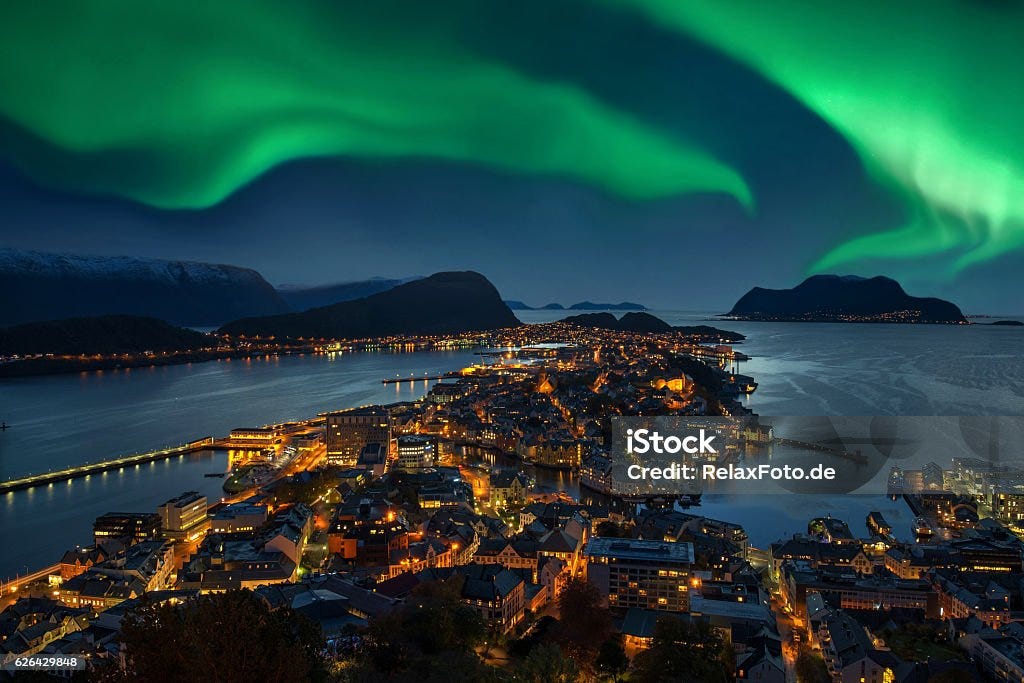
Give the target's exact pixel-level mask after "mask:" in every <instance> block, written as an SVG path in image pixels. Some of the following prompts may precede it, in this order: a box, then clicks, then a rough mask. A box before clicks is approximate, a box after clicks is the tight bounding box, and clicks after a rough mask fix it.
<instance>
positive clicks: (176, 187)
mask: <svg viewBox="0 0 1024 683" xmlns="http://www.w3.org/2000/svg"><path fill="white" fill-rule="evenodd" d="M385 4H386V3H385ZM410 6H412V5H410ZM590 6H592V8H593V12H594V13H595V16H596V13H608V14H609V18H608V20H609V21H614V19H615V13H618V12H625V13H630V14H640V15H642V16H643V17H646V19H647V20H649V21H650V22H653V23H655V24H657V25H658V26H660V27H662V28H664V29H666V30H667V31H671V32H676V33H679V34H680V35H682V36H685V37H687V38H689V39H696V40H698V41H700V42H702V43H703V44H705V45H706V46H708V47H710V48H711V49H713V50H716V51H718V52H720V53H721V54H722V55H723V58H725V59H732V60H736V61H737V62H739V63H740V64H742V65H743V66H744V67H745V68H749V69H751V70H753V71H755V72H756V73H758V74H760V75H761V76H763V77H764V78H765V79H767V80H768V81H770V82H771V83H773V84H774V86H775V87H778V88H779V89H781V90H782V91H784V92H785V93H787V94H788V95H789V96H792V97H794V98H796V99H797V100H798V101H799V102H800V103H802V105H803V106H805V107H807V108H808V109H809V110H811V111H812V112H813V113H814V114H815V115H816V116H818V117H820V118H821V119H823V120H824V121H825V122H827V123H828V125H829V126H831V127H832V128H833V129H834V130H835V131H837V132H838V133H839V134H840V135H841V136H842V137H843V138H844V139H845V140H846V141H847V143H848V144H849V145H850V146H852V148H853V149H854V150H855V151H856V153H857V155H858V156H859V158H860V160H861V162H862V163H863V165H864V170H865V172H866V173H867V174H868V175H869V177H870V178H871V180H872V182H874V183H876V184H877V185H879V186H880V187H882V188H883V189H884V190H885V192H887V193H888V194H889V195H891V196H892V197H893V198H894V200H895V201H896V202H897V203H898V204H899V206H900V207H901V208H902V209H903V213H904V215H905V217H906V220H905V222H904V224H903V225H878V224H870V225H867V224H866V225H863V226H862V229H861V231H860V234H859V236H855V237H852V238H849V236H844V237H840V236H836V238H835V240H834V241H833V243H832V245H831V247H830V248H829V249H828V250H827V251H826V253H823V254H819V255H818V256H817V257H815V259H814V260H815V262H814V263H812V264H810V265H809V269H810V270H813V271H825V270H834V269H836V268H837V267H839V266H844V265H847V264H851V263H857V262H864V261H872V260H889V259H892V260H900V259H903V260H906V259H913V258H915V257H921V256H934V255H936V254H940V255H946V256H948V259H947V263H948V268H947V273H946V277H951V276H952V275H953V274H955V273H956V272H957V271H958V270H960V269H962V268H964V267H967V266H970V265H972V264H976V263H980V262H985V261H988V260H990V259H992V258H994V257H997V256H1000V255H1002V254H1005V253H1007V252H1009V251H1012V250H1016V249H1018V248H1020V247H1021V246H1022V245H1024V125H1021V112H1024V75H1022V72H1021V68H1020V64H1021V54H1022V53H1024V50H1022V48H1021V45H1022V39H1021V36H1022V35H1024V5H1022V4H1020V3H1013V2H977V3H972V2H965V1H963V0H936V1H932V2H924V1H918V2H905V3H888V4H880V3H865V2H849V3H817V2H804V1H797V0H793V1H789V2H771V3H763V2H762V3H758V2H739V1H736V2H721V1H719V0H706V1H704V0H686V1H685V2H679V1H677V0H594V2H593V3H591V5H590ZM472 7H473V5H472V3H469V4H462V5H456V4H452V5H451V7H446V6H438V7H426V6H423V7H422V8H421V9H420V10H419V11H420V12H422V16H420V15H417V14H415V13H413V14H412V15H409V14H404V15H401V16H389V14H388V12H387V11H386V10H377V9H368V8H367V7H362V6H360V4H359V3H327V2H324V3H315V2H305V3H284V2H259V3H254V2H243V1H242V0H219V1H218V2H213V3H208V2H195V1H187V0H186V1H182V2H175V3H156V2H127V1H124V0H77V1H68V2H52V1H49V0H38V1H35V2H25V3H9V4H7V5H5V6H4V7H3V9H2V10H0V117H2V118H3V119H4V120H5V121H6V122H7V124H8V125H9V126H10V127H12V128H13V129H14V130H16V131H17V134H15V135H13V136H8V137H9V138H11V139H9V140H7V141H6V144H5V147H4V149H3V150H2V151H0V155H3V156H5V157H6V158H7V159H8V161H10V162H11V163H12V164H13V165H14V166H15V167H17V168H18V169H20V170H21V171H22V172H23V173H25V174H26V175H28V176H30V177H31V178H33V179H34V180H36V181H37V182H39V183H41V184H44V185H46V186H49V187H56V188H61V189H65V190H68V191H71V192H78V193H89V194H99V195H111V196H115V197H123V198H127V199H130V200H134V201H137V202H140V203H142V204H146V205H149V206H153V207H159V208H163V209H205V208H208V207H212V206H216V205H217V204H219V203H220V202H222V201H223V200H224V199H225V198H226V197H229V196H230V195H232V194H233V193H234V192H236V191H237V190H238V189H239V188H241V187H243V186H245V185H247V184H248V183H250V182H251V181H253V180H254V179H256V178H257V177H259V176H261V175H262V174H264V173H266V172H267V171H268V170H270V169H273V168H275V167H276V166H278V165H280V164H282V163H285V162H288V161H291V160H296V159H302V158H309V157H350V158H356V159H365V160H370V161H374V162H379V163H384V164H386V163H401V162H403V161H404V160H414V159H439V160H446V161H453V162H460V163H466V164H471V165H480V166H483V167H487V168H490V169H495V170H497V171H502V172H508V173H511V174H519V175H526V176H551V177H556V178H563V179H568V180H571V181H576V182H579V183H583V184H585V185H589V186H593V187H597V188H600V189H602V190H604V191H606V192H608V193H610V194H611V195H614V196H617V197H620V198H622V199H623V200H626V201H628V202H645V201H651V200H658V199H662V198H667V197H673V196H676V195H685V194H691V193H720V194H724V195H727V196H730V197H732V198H734V199H735V200H736V201H737V202H739V203H740V204H742V205H743V206H744V207H745V208H746V210H748V211H749V212H751V213H752V214H754V215H756V214H757V211H758V188H757V187H756V185H754V184H753V183H752V182H751V181H750V179H749V178H747V177H745V175H744V172H743V170H742V169H739V168H733V167H731V166H730V165H729V164H728V163H727V162H725V161H723V160H722V159H721V157H720V156H719V155H718V154H717V153H716V150H715V149H714V147H713V146H712V145H710V144H708V143H707V141H705V140H703V139H701V138H700V137H699V136H696V135H690V136H688V135H685V134H682V133H680V132H679V131H678V130H666V129H665V128H664V127H663V126H659V125H657V124H655V123H651V122H649V121H646V120H644V118H643V117H642V116H638V115H636V114H635V113H632V112H629V111H626V110H624V109H623V108H621V107H618V106H617V105H616V104H615V103H612V102H609V101H607V100H606V99H603V98H601V97H600V96H599V95H597V94H595V93H594V92H592V91H590V90H589V89H588V88H587V87H585V86H584V85H582V84H580V83H578V82H574V81H573V80H572V79H570V78H565V77H562V78H555V77H551V78H544V77H542V76H540V75H538V74H537V73H535V72H531V71H527V70H525V69H521V68H519V67H518V65H516V64H513V63H508V62H505V61H502V60H501V59H500V58H497V57H495V56H494V55H490V54H482V52H481V51H480V50H474V49H473V48H472V47H469V46H467V44H466V43H465V42H464V41H459V40H456V39H454V38H453V36H454V35H456V32H455V31H453V29H452V24H454V23H457V22H456V21H455V20H454V19H453V20H451V21H448V20H447V19H446V17H445V13H446V12H449V13H453V12H466V11H472ZM393 14H394V15H399V14H400V13H398V12H394V13H393ZM538 20H543V17H540V18H539V19H538ZM522 40H523V41H526V42H527V43H528V42H529V41H530V40H531V36H530V35H523V36H522ZM566 40H569V41H571V40H573V36H572V35H571V34H568V33H567V35H566ZM680 68H686V66H685V65H680ZM664 88H665V89H666V92H668V91H671V89H672V83H671V82H666V83H665V84H664ZM674 95H678V94H677V93H674ZM690 104H691V108H692V109H695V110H696V111H698V112H699V113H700V115H701V116H704V117H706V119H707V120H710V121H714V120H715V119H716V112H715V111H714V110H713V109H712V108H708V109H707V110H706V111H703V110H700V107H699V106H698V105H699V104H700V103H699V102H698V103H690ZM723 135H725V136H728V131H724V132H723ZM828 227H829V226H827V225H823V226H821V230H823V231H826V232H827V231H828Z"/></svg>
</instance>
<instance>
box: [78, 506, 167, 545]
mask: <svg viewBox="0 0 1024 683" xmlns="http://www.w3.org/2000/svg"><path fill="white" fill-rule="evenodd" d="M92 535H93V540H94V541H95V542H96V543H103V542H105V541H107V540H109V539H112V538H116V539H124V540H125V541H126V542H127V543H128V544H131V543H138V542H140V541H149V540H153V539H155V538H158V537H159V536H160V515H158V514H156V513H152V512H108V513H106V514H105V515H100V516H99V517H97V518H96V521H94V522H93V525H92Z"/></svg>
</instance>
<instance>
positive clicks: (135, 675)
mask: <svg viewBox="0 0 1024 683" xmlns="http://www.w3.org/2000/svg"><path fill="white" fill-rule="evenodd" d="M121 637H122V640H123V644H124V650H123V652H124V655H125V667H124V669H123V670H122V669H120V668H119V667H116V665H113V664H112V665H111V666H110V667H109V668H107V669H106V670H104V671H102V672H101V673H100V678H101V680H107V681H133V682H134V681H139V682H145V681H158V682H159V681H166V680H168V676H173V678H175V679H177V680H193V681H199V680H206V681H219V682H222V683H235V682H237V683H247V682H249V681H258V680H266V681H281V682H283V683H287V682H288V681H310V680H323V679H324V676H325V675H326V674H325V666H324V660H323V656H322V654H321V652H322V646H323V639H322V637H321V634H320V630H319V627H317V626H316V624H314V623H312V622H310V621H309V620H307V619H305V618H304V617H302V616H301V615H298V614H296V613H294V612H292V611H291V610H289V609H279V610H275V611H271V610H270V609H269V608H268V607H267V605H266V603H264V602H263V601H262V600H261V599H260V598H258V597H257V596H256V595H255V594H254V593H252V592H250V591H244V590H242V591H229V592H227V593H221V594H214V595H204V596H200V597H198V598H196V599H194V600H188V601H186V602H184V603H180V604H170V603H162V604H157V605H153V604H143V605H142V606H141V607H140V608H139V609H137V610H135V611H133V612H130V613H129V614H128V615H127V616H126V618H125V620H124V622H123V625H122V628H121Z"/></svg>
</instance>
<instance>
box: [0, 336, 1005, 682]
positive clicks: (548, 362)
mask: <svg viewBox="0 0 1024 683" xmlns="http://www.w3.org/2000/svg"><path fill="white" fill-rule="evenodd" d="M737 341H739V340H738V339H737V338H736V336H735V335H732V336H730V334H729V333H725V332H721V331H716V330H714V329H713V328H701V329H689V330H688V329H679V328H677V329H673V330H671V331H666V332H663V333H646V332H645V333H637V332H627V331H615V330H607V329H599V328H588V327H582V326H579V325H574V324H570V323H564V322H563V323H548V324H535V325H525V326H522V327H518V328H513V329H505V330H496V331H491V332H487V333H480V334H462V335H457V336H450V337H445V336H437V337H430V338H424V337H416V338H388V339H380V340H360V341H358V342H334V341H331V340H315V341H314V342H310V343H309V345H308V346H306V347H303V350H302V351H301V352H303V353H317V354H348V353H361V352H364V351H366V350H367V349H373V348H384V349H388V350H389V351H391V352H396V351H402V350H409V351H411V350H415V349H423V348H442V347H462V348H473V349H477V356H478V358H479V361H478V362H477V363H475V364H473V365H471V366H469V367H465V368H463V369H461V370H460V371H457V372H453V373H445V374H444V375H442V376H436V377H435V376H431V377H418V376H413V377H383V378H381V381H382V382H385V383H395V382H398V383H411V384H412V385H415V386H422V387H423V392H424V393H423V395H422V396H421V397H419V398H416V399H415V400H408V401H401V402H396V403H392V404H384V405H364V406H358V407H344V406H339V408H338V410H336V411H332V412H326V413H323V414H320V415H315V416H310V417H309V418H308V419H306V420H302V421H296V422H291V423H286V424H273V425H265V426H255V427H244V426H240V427H238V428H236V429H233V430H232V431H231V432H230V434H227V435H223V436H210V437H207V438H203V439H199V440H195V441H192V442H189V443H187V444H185V445H183V446H182V447H181V448H178V449H168V450H166V451H159V452H154V453H149V454H141V455H138V456H133V457H132V458H131V459H130V458H123V459H119V460H113V461H109V462H105V463H96V464H94V465H89V466H83V467H76V468H73V469H72V470H68V471H64V472H51V473H47V474H45V475H37V476H34V477H25V478H22V479H20V480H12V481H9V482H3V484H2V485H3V486H4V487H5V488H4V491H5V492H9V491H14V490H20V489H26V488H33V487H42V486H48V485H52V484H53V483H54V482H60V481H64V480H68V479H73V478H79V477H84V476H91V475H92V474H95V473H98V472H102V471H107V470H111V469H116V468H122V467H128V466H134V465H135V464H137V463H139V462H147V461H151V460H156V459H161V458H167V457H181V456H183V455H187V454H188V453H189V452H190V451H192V450H196V449H200V448H211V447H212V448H217V449H222V450H226V451H227V452H228V454H229V466H230V471H229V472H226V473H223V474H221V475H220V476H222V477H223V490H224V495H223V497H221V498H220V499H219V500H211V499H209V498H208V497H207V496H205V495H202V494H199V493H197V492H194V491H185V492H182V493H181V495H180V496H177V497H175V498H172V499H170V500H166V501H162V500H154V501H153V506H152V507H151V508H150V509H145V510H111V511H110V512H109V513H108V514H105V515H102V516H101V517H98V518H97V519H96V520H95V522H94V523H93V538H91V539H89V538H83V539H82V542H81V544H80V545H79V546H76V547H74V548H68V549H67V552H65V553H64V554H63V556H61V557H55V558H52V559H53V560H54V564H53V565H51V566H49V567H47V568H45V569H42V570H40V571H36V572H30V573H28V574H27V575H26V576H23V577H20V578H18V579H16V580H13V581H11V582H9V583H7V584H5V585H4V586H3V612H2V614H0V628H2V633H0V637H2V638H3V641H2V647H3V649H4V652H5V653H7V655H9V656H19V657H29V656H43V655H47V656H50V655H53V656H56V655H70V654H74V655H79V656H82V657H84V658H85V659H86V660H87V661H88V662H89V666H90V669H91V670H94V671H103V670H105V667H109V666H111V663H114V664H116V663H117V662H119V661H120V658H121V657H123V656H125V654H124V649H123V648H124V640H123V636H122V634H121V629H122V625H123V624H125V623H127V622H126V621H125V620H126V619H129V616H128V615H129V614H131V610H132V609H134V608H136V607H138V606H139V605H148V606H150V608H153V606H154V605H156V606H160V605H177V604H188V603H189V601H197V600H201V599H204V598H206V597H209V596H218V595H234V594H235V592H237V591H244V592H246V593H247V594H251V595H252V596H254V597H255V599H256V601H257V602H258V604H259V605H260V607H259V609H265V610H268V611H270V612H272V613H277V612H279V613H280V614H288V615H301V618H303V619H307V620H309V621H310V622H312V623H314V624H316V627H317V628H318V629H319V633H320V634H321V637H322V641H321V647H320V649H319V651H318V655H317V661H319V662H320V665H322V667H323V670H324V671H325V672H327V674H326V675H328V676H331V677H333V679H335V680H363V678H359V676H371V677H372V676H373V675H376V674H375V673H374V672H377V673H378V674H379V673H380V672H381V671H387V667H386V666H385V665H384V664H382V663H381V662H379V661H377V660H375V659H374V658H375V656H376V655H375V653H376V652H377V650H376V649H375V648H376V647H378V645H379V641H380V639H381V638H382V637H383V636H382V635H381V633H382V632H381V630H380V629H382V628H385V627H386V628H389V629H392V630H391V631H390V632H389V633H390V635H389V636H388V637H389V638H393V639H394V642H390V641H389V642H390V644H389V645H388V647H398V646H399V641H401V640H402V638H407V639H410V641H409V642H414V643H415V644H416V647H418V648H421V649H422V651H423V652H424V654H430V652H429V647H430V646H429V645H425V644H424V643H423V642H422V637H423V636H422V634H419V633H418V632H416V631H415V628H413V627H412V626H409V624H412V623H414V622H415V619H416V614H417V613H418V612H417V610H425V609H428V607H425V606H424V605H428V606H429V605H433V606H434V607H437V605H441V606H442V607H441V608H443V609H454V608H455V607H456V606H459V608H460V609H465V610H468V611H467V612H466V614H467V615H473V616H472V619H471V621H472V623H473V624H477V625H478V629H479V631H478V632H474V633H473V634H470V635H466V636H465V637H464V639H463V640H460V641H459V647H462V648H464V649H465V650H466V651H467V652H469V653H472V654H471V655H470V656H471V657H472V661H471V664H468V665H467V664H465V663H463V664H462V665H461V666H470V671H471V673H469V674H467V676H468V677H469V678H470V679H471V680H478V679H481V680H482V679H484V678H485V675H486V676H494V677H498V678H494V680H505V679H503V678H500V676H505V677H506V679H507V680H538V681H539V680H553V679H549V678H546V677H545V676H547V674H543V673H537V672H538V671H547V672H549V673H550V672H552V671H554V672H556V674H557V675H558V676H561V678H558V679H557V680H576V679H577V678H579V679H581V680H598V679H601V680H624V679H626V678H627V677H628V679H629V680H660V679H657V678H652V677H651V676H653V674H652V671H654V670H656V669H657V667H658V666H659V665H660V662H662V661H663V659H664V658H665V657H666V656H668V653H671V652H676V653H679V652H683V653H687V654H686V657H687V658H688V659H685V658H684V659H685V662H687V663H686V664H685V666H686V667H693V669H692V671H695V672H697V673H694V674H692V676H693V677H691V678H688V679H684V680H707V681H725V680H735V681H747V680H750V681H761V682H764V683H775V682H777V683H786V682H787V681H793V680H801V681H817V680H821V681H837V682H847V681H850V682H856V681H861V682H865V683H866V682H876V683H890V682H900V681H905V682H908V683H912V682H914V681H929V680H973V679H970V678H964V679H960V678H948V679H934V678H931V677H933V676H936V675H938V674H940V673H942V672H946V671H951V672H968V671H970V672H974V671H975V665H977V667H978V670H979V671H980V672H981V673H982V674H983V675H985V676H989V677H992V678H993V679H995V680H1004V681H1010V680H1013V681H1019V680H1024V655H1022V649H1021V643H1022V642H1024V636H1022V632H1021V630H1020V623H1021V622H1022V621H1024V566H1022V554H1021V553H1022V545H1021V541H1020V540H1019V537H1018V534H1020V533H1022V532H1024V529H1022V528H1021V527H1022V526H1024V522H1022V520H1024V471H1021V470H1018V469H1015V468H1013V467H1010V466H1006V465H999V464H992V463H988V462H987V461H982V460H979V459H972V458H968V457H964V458H960V459H956V460H955V461H954V462H952V463H950V464H949V465H947V466H946V467H945V468H943V467H941V466H939V465H937V464H935V463H930V464H929V465H927V466H925V467H924V468H923V469H922V470H904V469H900V468H895V467H894V468H892V470H891V472H890V473H889V479H890V481H889V491H890V493H891V494H892V495H893V496H902V497H903V498H904V500H905V501H906V504H907V505H908V506H909V508H910V509H911V511H912V512H913V514H914V515H915V524H914V528H913V530H912V531H913V535H914V537H915V542H912V543H907V542H901V541H899V540H897V537H898V536H902V537H906V536H907V533H908V532H910V531H911V530H910V529H908V530H894V529H893V528H892V526H891V525H889V523H888V522H886V520H885V519H884V517H883V515H882V514H881V513H879V512H872V513H870V514H869V516H868V519H867V520H866V524H867V527H868V529H869V530H870V532H871V535H870V537H867V538H858V537H857V536H855V535H854V534H853V533H852V532H851V531H850V528H849V526H848V525H847V523H846V522H845V521H843V520H841V519H837V518H833V517H831V516H828V515H823V514H822V513H820V512H818V511H816V510H812V509H808V510H807V511H806V514H807V533H806V534H799V535H797V536H795V537H793V538H790V539H784V540H781V541H780V542H778V543H774V544H771V545H770V546H769V547H765V548H756V547H754V546H753V545H752V544H751V543H750V541H749V539H748V535H747V533H746V531H745V530H744V528H743V527H742V526H741V525H740V524H737V523H735V522H733V521H730V520H729V519H715V518H710V517H707V516H704V515H702V514H701V507H700V498H699V496H698V497H696V499H693V498H689V499H685V498H679V499H676V500H674V499H672V498H671V497H669V498H665V497H648V498H647V499H632V498H631V499H629V500H625V499H623V498H622V497H617V496H616V494H615V491H613V490H612V488H611V487H610V485H609V482H608V472H609V467H610V459H611V457H612V456H611V455H610V453H609V438H610V434H609V431H610V427H609V423H608V421H609V418H611V417H614V416H726V417H750V416H751V411H750V410H749V409H748V408H745V407H744V405H743V404H742V402H741V401H740V400H739V399H740V397H742V396H744V395H746V394H749V393H751V392H753V391H755V390H756V388H757V383H756V381H755V378H752V377H749V376H746V375H742V374H739V372H738V369H739V366H740V365H741V363H742V361H744V360H745V359H746V356H745V355H744V354H743V353H741V352H739V351H738V350H737V349H734V348H733V346H732V344H733V343H735V342H737ZM230 344H231V346H232V348H239V347H240V346H241V345H243V344H253V345H256V347H255V348H256V349H258V350H259V351H260V352H263V353H285V352H291V351H292V350H293V349H291V348H287V349H286V348H283V347H280V346H276V345H275V344H274V342H273V340H269V341H268V340H263V341H252V340H250V341H245V342H243V341H241V340H231V342H230ZM749 438H751V439H761V440H765V439H767V440H770V439H771V436H770V435H765V434H759V435H758V434H755V435H749ZM545 472H547V473H551V472H556V473H559V472H560V473H562V475H563V476H566V477H573V478H575V479H576V480H577V481H578V482H579V484H580V488H579V491H580V492H581V493H580V494H579V495H572V494H570V493H569V492H567V491H566V490H564V489H559V488H557V487H552V486H550V485H545V484H544V483H543V482H542V481H541V479H542V478H541V477H539V476H538V475H539V474H540V473H545ZM545 481H547V480H546V479H545ZM8 495H9V494H8ZM442 587H443V588H442ZM445 601H447V602H445ZM296 618H299V617H296ZM467 618H469V617H467ZM467 623H468V622H467ZM577 623H579V624H581V625H580V626H575V624H577ZM403 625H404V626H403ZM467 628H469V627H468V626H467ZM403 629H406V630H403ZM417 639H419V640H417ZM409 642H404V641H402V644H401V645H402V647H411V645H409ZM549 643H555V644H557V646H558V647H557V648H556V649H555V650H550V649H545V648H549V645H548V644H549ZM129 656H130V654H129ZM968 656H969V657H970V658H971V659H972V660H973V662H969V661H968ZM399 665H400V664H394V666H399ZM430 666H438V664H436V663H434V664H431V665H430ZM545 667H546V668H545ZM432 675H433V674H432ZM552 675H555V674H552ZM950 675H953V674H950ZM487 680H491V679H490V678H488V679H487Z"/></svg>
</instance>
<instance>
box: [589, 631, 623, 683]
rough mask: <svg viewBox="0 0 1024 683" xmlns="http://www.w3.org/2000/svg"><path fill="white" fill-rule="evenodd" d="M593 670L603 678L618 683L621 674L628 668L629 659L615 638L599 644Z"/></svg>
mask: <svg viewBox="0 0 1024 683" xmlns="http://www.w3.org/2000/svg"><path fill="white" fill-rule="evenodd" d="M594 668H596V669H597V671H598V673H600V674H601V675H603V676H608V677H610V678H611V679H612V680H613V681H616V682H617V681H618V680H619V677H620V676H622V674H624V673H626V669H628V668H629V657H627V656H626V651H625V650H624V649H623V648H622V643H620V642H619V641H618V639H617V638H610V639H608V640H606V641H604V642H603V643H601V648H600V649H599V650H598V651H597V659H595V660H594Z"/></svg>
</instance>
